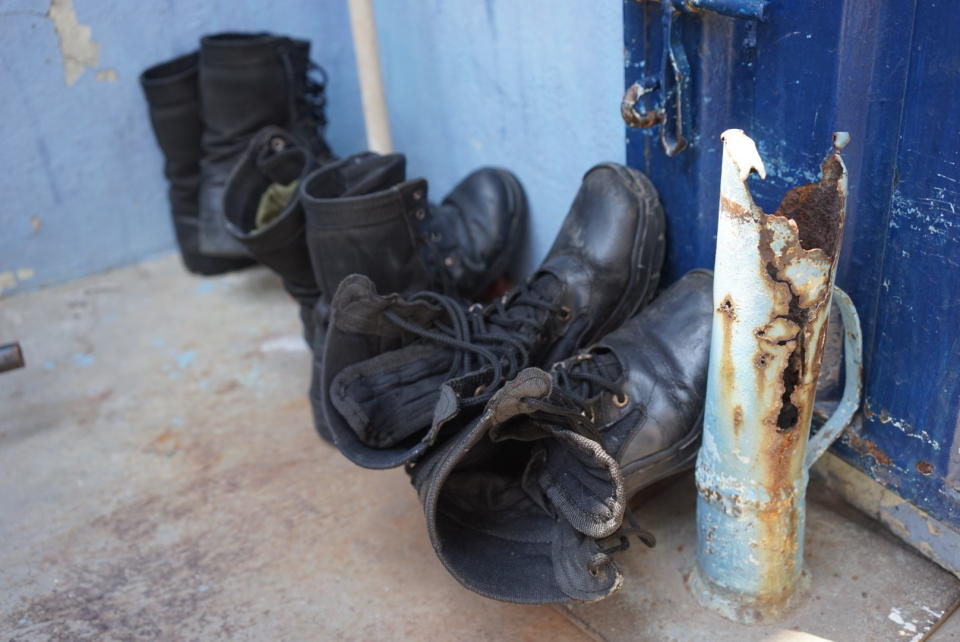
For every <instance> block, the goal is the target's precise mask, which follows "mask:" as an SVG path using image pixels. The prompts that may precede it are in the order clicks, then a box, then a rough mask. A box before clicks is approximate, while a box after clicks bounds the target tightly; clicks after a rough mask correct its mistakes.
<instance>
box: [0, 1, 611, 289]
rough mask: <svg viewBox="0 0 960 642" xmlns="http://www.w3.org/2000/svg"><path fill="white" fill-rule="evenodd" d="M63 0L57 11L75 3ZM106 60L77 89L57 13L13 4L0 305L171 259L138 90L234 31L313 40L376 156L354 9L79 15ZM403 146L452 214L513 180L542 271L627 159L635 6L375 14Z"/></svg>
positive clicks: (343, 146) (338, 100) (394, 6)
mask: <svg viewBox="0 0 960 642" xmlns="http://www.w3.org/2000/svg"><path fill="white" fill-rule="evenodd" d="M59 1H60V0H57V2H59ZM73 5H74V9H75V12H76V16H77V20H78V21H79V23H81V24H83V25H86V26H89V27H90V29H91V35H90V37H91V39H92V40H93V41H95V42H96V43H99V45H100V51H99V60H98V62H97V63H96V64H95V65H93V66H92V68H90V69H86V70H82V73H81V74H80V75H79V76H78V77H77V78H76V80H75V82H74V83H73V84H72V85H68V84H67V82H66V80H67V79H66V77H65V71H64V66H63V57H62V54H61V51H60V49H59V45H58V37H57V34H56V32H55V29H54V26H53V23H52V21H51V20H50V18H49V17H48V15H47V10H48V7H49V4H48V2H45V1H43V0H0V42H2V45H0V64H2V68H3V70H4V73H2V74H0V95H2V96H3V97H4V99H3V101H2V102H0V122H2V123H3V124H2V127H0V129H2V131H3V134H4V135H3V151H2V152H0V158H2V170H3V171H2V172H0V194H2V205H0V226H2V229H3V233H2V234H0V296H3V295H7V294H12V293H16V292H22V291H25V290H28V289H32V288H35V287H39V286H41V285H47V284H50V283H56V282H59V281H63V280H66V279H70V278H76V277H79V276H83V275H85V274H89V273H92V272H96V271H99V270H103V269H106V268H110V267H114V266H118V265H122V264H125V263H130V262H134V261H136V260H139V259H141V258H144V257H146V256H149V255H151V254H155V253H157V252H161V251H169V250H170V249H171V248H172V247H173V237H172V233H171V230H170V224H169V222H168V216H167V204H166V200H165V198H166V197H165V185H164V182H163V179H162V174H161V171H162V167H161V162H162V161H161V157H160V153H159V151H158V150H157V148H156V146H155V144H154V142H153V138H152V133H151V131H150V129H149V124H148V122H147V118H146V110H145V105H144V102H143V97H142V95H141V91H140V88H139V85H138V83H137V76H138V75H139V73H140V71H141V70H142V69H144V68H145V67H147V66H148V65H150V64H152V63H155V62H158V61H161V60H165V59H168V58H170V57H172V56H174V55H176V54H180V53H183V52H186V51H188V50H190V49H191V48H193V47H194V46H195V43H196V41H197V38H198V37H199V36H200V35H201V34H203V33H207V32H212V31H220V30H228V29H232V30H258V29H265V30H271V31H277V32H283V33H290V34H293V35H296V36H299V37H305V38H310V39H312V40H313V44H314V56H313V57H314V59H315V60H317V61H318V62H320V63H321V64H323V65H324V66H325V67H326V68H327V70H328V71H329V74H330V78H331V82H330V87H329V103H328V104H329V107H328V114H329V120H330V130H329V138H330V140H331V142H332V144H333V147H334V150H335V151H336V152H337V153H338V154H349V153H353V152H356V151H359V150H361V149H363V148H364V147H365V139H364V130H363V123H362V112H361V107H360V97H359V90H358V87H357V81H356V70H355V60H354V56H353V49H352V42H351V39H350V28H349V19H348V13H347V8H346V2H345V0H320V1H317V0H274V1H271V2H265V1H259V0H205V1H204V2H194V1H191V0H167V1H166V2H158V1H155V2H107V1H104V0H101V1H100V2H97V1H95V0H74V1H73ZM375 8H376V12H377V26H378V33H379V37H380V49H381V57H382V59H383V65H384V67H383V71H384V78H385V83H386V89H387V96H388V106H389V109H390V113H391V125H392V128H393V136H394V144H395V146H396V148H397V150H398V151H402V152H405V153H406V154H407V155H408V158H409V167H410V173H411V174H412V175H422V176H426V177H427V178H428V179H429V180H430V189H431V195H432V198H434V199H439V198H440V197H441V196H442V195H443V194H445V193H446V192H447V191H449V189H450V188H451V187H453V185H454V184H455V183H456V181H457V180H458V179H459V178H460V177H462V176H463V175H465V174H467V173H468V172H469V171H471V170H472V169H474V168H476V167H478V166H481V165H485V164H495V165H501V166H505V167H509V168H511V169H513V170H514V171H515V172H516V173H517V174H518V175H519V176H520V178H521V180H522V181H523V182H524V185H525V187H526V189H527V193H528V196H529V199H530V203H531V206H532V225H531V229H530V243H531V246H532V250H533V251H532V252H531V253H530V256H529V258H528V261H527V265H526V267H529V265H531V264H535V263H536V262H538V261H539V259H540V258H541V257H542V255H543V254H544V253H545V252H546V250H547V249H548V248H549V245H550V243H551V241H552V239H553V236H554V234H555V232H556V230H557V229H558V227H559V225H560V222H561V221H562V219H563V216H564V214H565V213H566V211H567V208H568V207H569V204H570V201H571V199H572V198H573V195H574V194H575V192H576V190H577V187H578V185H579V182H580V177H581V176H582V174H583V172H584V171H585V170H586V169H587V168H589V167H590V166H591V165H593V164H595V163H597V162H600V161H604V160H616V161H621V162H622V161H623V158H624V154H625V151H624V131H623V124H622V122H621V121H620V118H619V114H618V109H619V101H620V95H621V87H622V82H623V79H622V76H623V66H622V65H623V63H622V60H623V54H622V39H623V35H622V24H623V22H622V16H621V7H620V5H619V3H617V2H614V1H610V2H603V3H597V2H592V1H587V0H582V1H579V2H573V3H564V4H563V6H562V7H561V6H558V5H557V4H556V3H555V2H548V1H547V0H526V1H525V2H514V1H507V0H499V1H497V0H486V1H485V2H473V1H470V0H456V1H452V0H447V1H445V2H443V1H441V0H423V1H418V2H397V1H395V0H378V1H377V2H376V3H375Z"/></svg>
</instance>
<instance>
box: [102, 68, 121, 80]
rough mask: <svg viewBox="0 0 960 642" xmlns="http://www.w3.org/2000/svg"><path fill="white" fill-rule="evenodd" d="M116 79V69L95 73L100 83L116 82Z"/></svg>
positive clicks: (117, 76)
mask: <svg viewBox="0 0 960 642" xmlns="http://www.w3.org/2000/svg"><path fill="white" fill-rule="evenodd" d="M118 78H119V75H118V74H117V70H116V69H101V70H100V71H98V72H97V80H99V81H100V82H117V79H118Z"/></svg>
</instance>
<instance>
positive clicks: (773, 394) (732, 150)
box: [690, 130, 860, 623]
mask: <svg viewBox="0 0 960 642" xmlns="http://www.w3.org/2000/svg"><path fill="white" fill-rule="evenodd" d="M721 140H722V141H723V143H724V148H723V164H722V170H721V179H720V213H719V222H718V227H717V253H716V263H715V267H714V274H715V277H714V307H715V310H714V318H713V338H712V342H711V351H710V368H709V376H708V382H707V402H706V411H705V416H704V435H703V445H702V447H701V450H700V454H699V457H698V460H697V471H696V479H697V488H698V490H699V496H698V501H697V528H698V546H697V568H696V570H695V572H694V573H691V577H690V583H691V588H692V590H693V592H694V594H695V595H696V596H697V599H698V600H699V601H700V603H701V604H703V605H705V606H708V607H711V608H713V609H715V610H717V611H718V612H720V614H721V615H724V616H725V617H727V618H729V619H733V620H736V621H739V622H745V623H753V622H758V621H763V620H771V619H775V618H776V617H778V616H779V615H781V614H782V613H784V612H785V611H787V610H789V609H790V607H791V606H792V605H793V604H794V603H795V602H796V601H797V599H798V596H799V595H800V594H801V593H802V591H799V590H798V588H799V587H801V586H802V585H803V583H804V582H805V581H806V580H807V577H808V576H807V574H806V573H805V572H804V570H803V533H804V505H805V501H804V496H805V493H806V487H807V479H808V475H807V469H808V468H809V466H810V464H812V463H813V461H814V460H815V459H816V457H818V456H819V455H820V454H822V453H823V451H825V450H826V448H827V447H828V446H829V445H830V443H831V442H832V441H833V440H834V439H835V438H836V437H837V435H839V433H840V431H841V430H842V429H843V428H844V427H845V425H846V424H847V423H849V421H850V419H851V418H852V416H853V413H854V412H855V411H856V408H857V406H858V405H859V400H860V365H859V364H860V361H859V359H860V356H859V355H860V329H859V321H858V320H857V315H856V311H855V309H854V308H853V304H852V303H851V302H850V299H849V298H848V297H847V296H846V295H845V294H843V293H842V292H841V291H839V290H837V296H836V300H837V303H838V304H839V305H838V307H839V308H840V310H841V313H842V316H843V320H844V327H845V354H846V360H847V365H846V370H847V379H846V385H845V389H844V398H843V400H842V402H841V404H840V406H839V407H838V409H837V411H836V412H835V413H834V415H833V416H832V417H831V418H830V419H829V420H828V421H827V423H826V424H825V425H824V426H823V428H822V429H821V430H820V432H818V433H817V434H816V436H815V437H814V438H812V439H810V443H809V446H808V438H809V432H810V421H811V417H812V414H813V404H814V399H815V396H816V385H817V377H818V374H819V371H820V360H821V355H822V352H823V342H824V339H825V337H826V333H825V329H826V324H827V319H828V317H829V315H830V305H831V298H832V296H833V293H834V290H835V288H834V287H833V281H834V273H835V271H836V265H837V257H838V255H839V251H840V246H841V239H842V234H843V222H844V215H845V212H846V199H847V173H846V168H845V167H844V164H843V160H842V159H841V158H840V149H842V147H843V146H844V145H845V144H846V140H847V136H846V135H845V134H835V135H834V147H833V149H832V150H831V151H830V153H829V154H828V155H827V157H826V159H825V160H824V161H823V164H822V165H821V172H822V173H821V179H820V181H818V182H817V183H812V184H809V185H802V186H799V187H795V188H793V189H791V190H790V191H789V192H788V193H787V194H786V196H785V197H784V199H783V201H782V202H781V204H780V207H779V208H778V209H777V211H776V212H774V213H773V214H766V213H764V212H763V210H761V209H760V208H759V207H757V205H756V204H755V203H754V202H753V198H752V197H751V195H750V192H749V190H748V189H747V185H746V181H747V179H748V177H749V176H750V174H751V173H753V172H756V173H757V174H758V175H759V176H760V177H761V178H765V177H766V171H765V169H764V166H763V161H762V160H761V159H760V156H759V154H758V153H757V148H756V145H755V144H754V142H753V141H752V140H751V139H750V138H749V137H747V136H746V135H745V134H744V133H743V132H742V131H741V130H728V131H726V132H724V134H723V135H722V136H721Z"/></svg>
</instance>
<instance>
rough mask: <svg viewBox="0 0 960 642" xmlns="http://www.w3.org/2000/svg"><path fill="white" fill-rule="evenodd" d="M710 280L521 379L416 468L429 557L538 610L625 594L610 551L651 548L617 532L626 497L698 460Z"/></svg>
mask: <svg viewBox="0 0 960 642" xmlns="http://www.w3.org/2000/svg"><path fill="white" fill-rule="evenodd" d="M712 282H713V279H712V275H711V274H710V273H709V272H707V271H705V270H697V271H694V272H690V273H689V274H687V275H686V276H684V277H683V278H682V279H680V281H678V282H677V283H675V284H674V285H672V286H671V287H670V288H668V289H667V290H665V291H664V292H663V293H662V294H661V295H660V296H659V297H658V298H657V299H656V300H654V302H653V303H652V304H650V305H649V306H648V307H646V308H645V309H644V310H643V311H642V312H641V313H640V314H638V315H636V316H635V317H633V318H632V319H630V320H629V321H627V322H626V323H625V324H623V325H622V326H621V327H620V328H619V329H617V330H616V331H614V332H612V333H611V334H609V335H607V336H606V337H605V338H603V339H601V340H600V341H599V342H597V343H595V344H594V345H592V346H591V347H590V348H588V349H587V350H585V351H583V352H581V353H580V354H578V355H576V356H574V357H572V358H569V359H567V360H565V361H562V362H560V363H557V364H556V365H555V366H554V367H553V368H552V369H551V370H550V371H549V372H545V371H543V370H541V369H538V368H528V369H526V370H523V371H522V372H521V373H520V374H519V375H518V376H517V377H516V379H514V380H513V381H511V382H509V383H508V384H506V385H505V386H504V387H503V388H502V389H501V390H500V391H499V392H498V393H497V394H495V395H494V396H493V398H492V399H491V400H490V402H489V403H488V404H487V405H486V407H485V409H484V412H483V415H482V416H481V417H480V418H479V419H477V420H475V421H474V422H473V423H472V424H471V425H470V427H469V428H468V429H466V430H464V431H463V432H461V433H460V434H458V435H457V436H456V437H455V438H454V439H452V440H450V441H448V442H447V443H446V444H445V445H443V446H442V447H441V448H439V449H437V450H435V451H433V452H431V453H430V454H429V455H427V456H426V457H425V458H424V459H422V460H421V461H420V462H418V463H417V464H416V466H414V467H413V468H412V471H411V475H412V478H413V484H414V486H415V487H416V488H417V491H418V493H419V495H420V499H421V502H422V503H423V506H424V511H425V515H426V519H427V530H428V532H429V534H430V539H431V542H432V543H433V547H434V550H435V551H436V552H437V555H438V556H439V557H440V559H441V561H442V562H443V564H444V565H445V566H446V568H447V569H448V570H449V571H450V573H451V574H452V575H453V576H454V577H455V578H456V579H457V580H459V581H460V582H461V583H462V584H463V585H464V586H466V587H467V588H469V589H471V590H473V591H476V592H478V593H481V594H483V595H486V596H488V597H492V598H496V599H500V600H506V601H511V602H535V603H543V602H566V601H570V600H596V599H600V598H603V597H606V596H607V595H609V594H610V593H612V592H614V591H616V590H617V589H618V588H619V587H620V585H621V583H622V581H623V578H622V575H621V574H620V571H619V570H618V568H617V566H616V564H615V563H614V562H613V560H612V559H611V555H612V553H613V552H614V551H617V550H622V549H623V548H626V546H627V544H628V540H626V535H627V534H628V533H630V532H631V531H632V532H638V533H639V534H640V535H641V539H642V540H643V541H645V542H646V543H648V544H649V545H652V541H653V540H652V537H651V536H650V535H649V534H647V533H645V532H643V531H639V529H637V528H635V527H634V528H630V527H627V528H624V527H623V526H622V522H623V518H624V511H625V507H626V504H627V502H628V501H629V499H630V498H631V497H632V496H633V495H634V494H635V493H637V492H638V491H640V490H642V489H644V488H647V487H649V486H650V485H651V484H653V483H655V482H656V481H659V480H661V479H664V478H666V477H668V476H671V475H673V474H676V473H678V472H680V471H683V470H685V469H688V468H691V467H692V466H693V464H694V461H695V458H696V454H697V450H698V448H699V444H700V434H701V429H702V422H703V407H704V399H705V394H706V381H707V362H708V360H709V352H710V350H709V344H710V331H711V323H712V318H713V310H712V308H713V303H712V301H713V299H712ZM608 539H609V540H619V541H616V542H615V543H614V545H613V546H606V545H607V544H608V541H607V540H608Z"/></svg>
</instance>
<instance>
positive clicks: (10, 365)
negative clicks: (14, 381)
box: [0, 342, 25, 372]
mask: <svg viewBox="0 0 960 642" xmlns="http://www.w3.org/2000/svg"><path fill="white" fill-rule="evenodd" d="M24 365H25V363H24V361H23V350H21V349H20V344H19V343H17V342H14V343H5V344H3V345H0V372H6V371H7V370H16V369H17V368H22V367H23V366H24Z"/></svg>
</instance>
